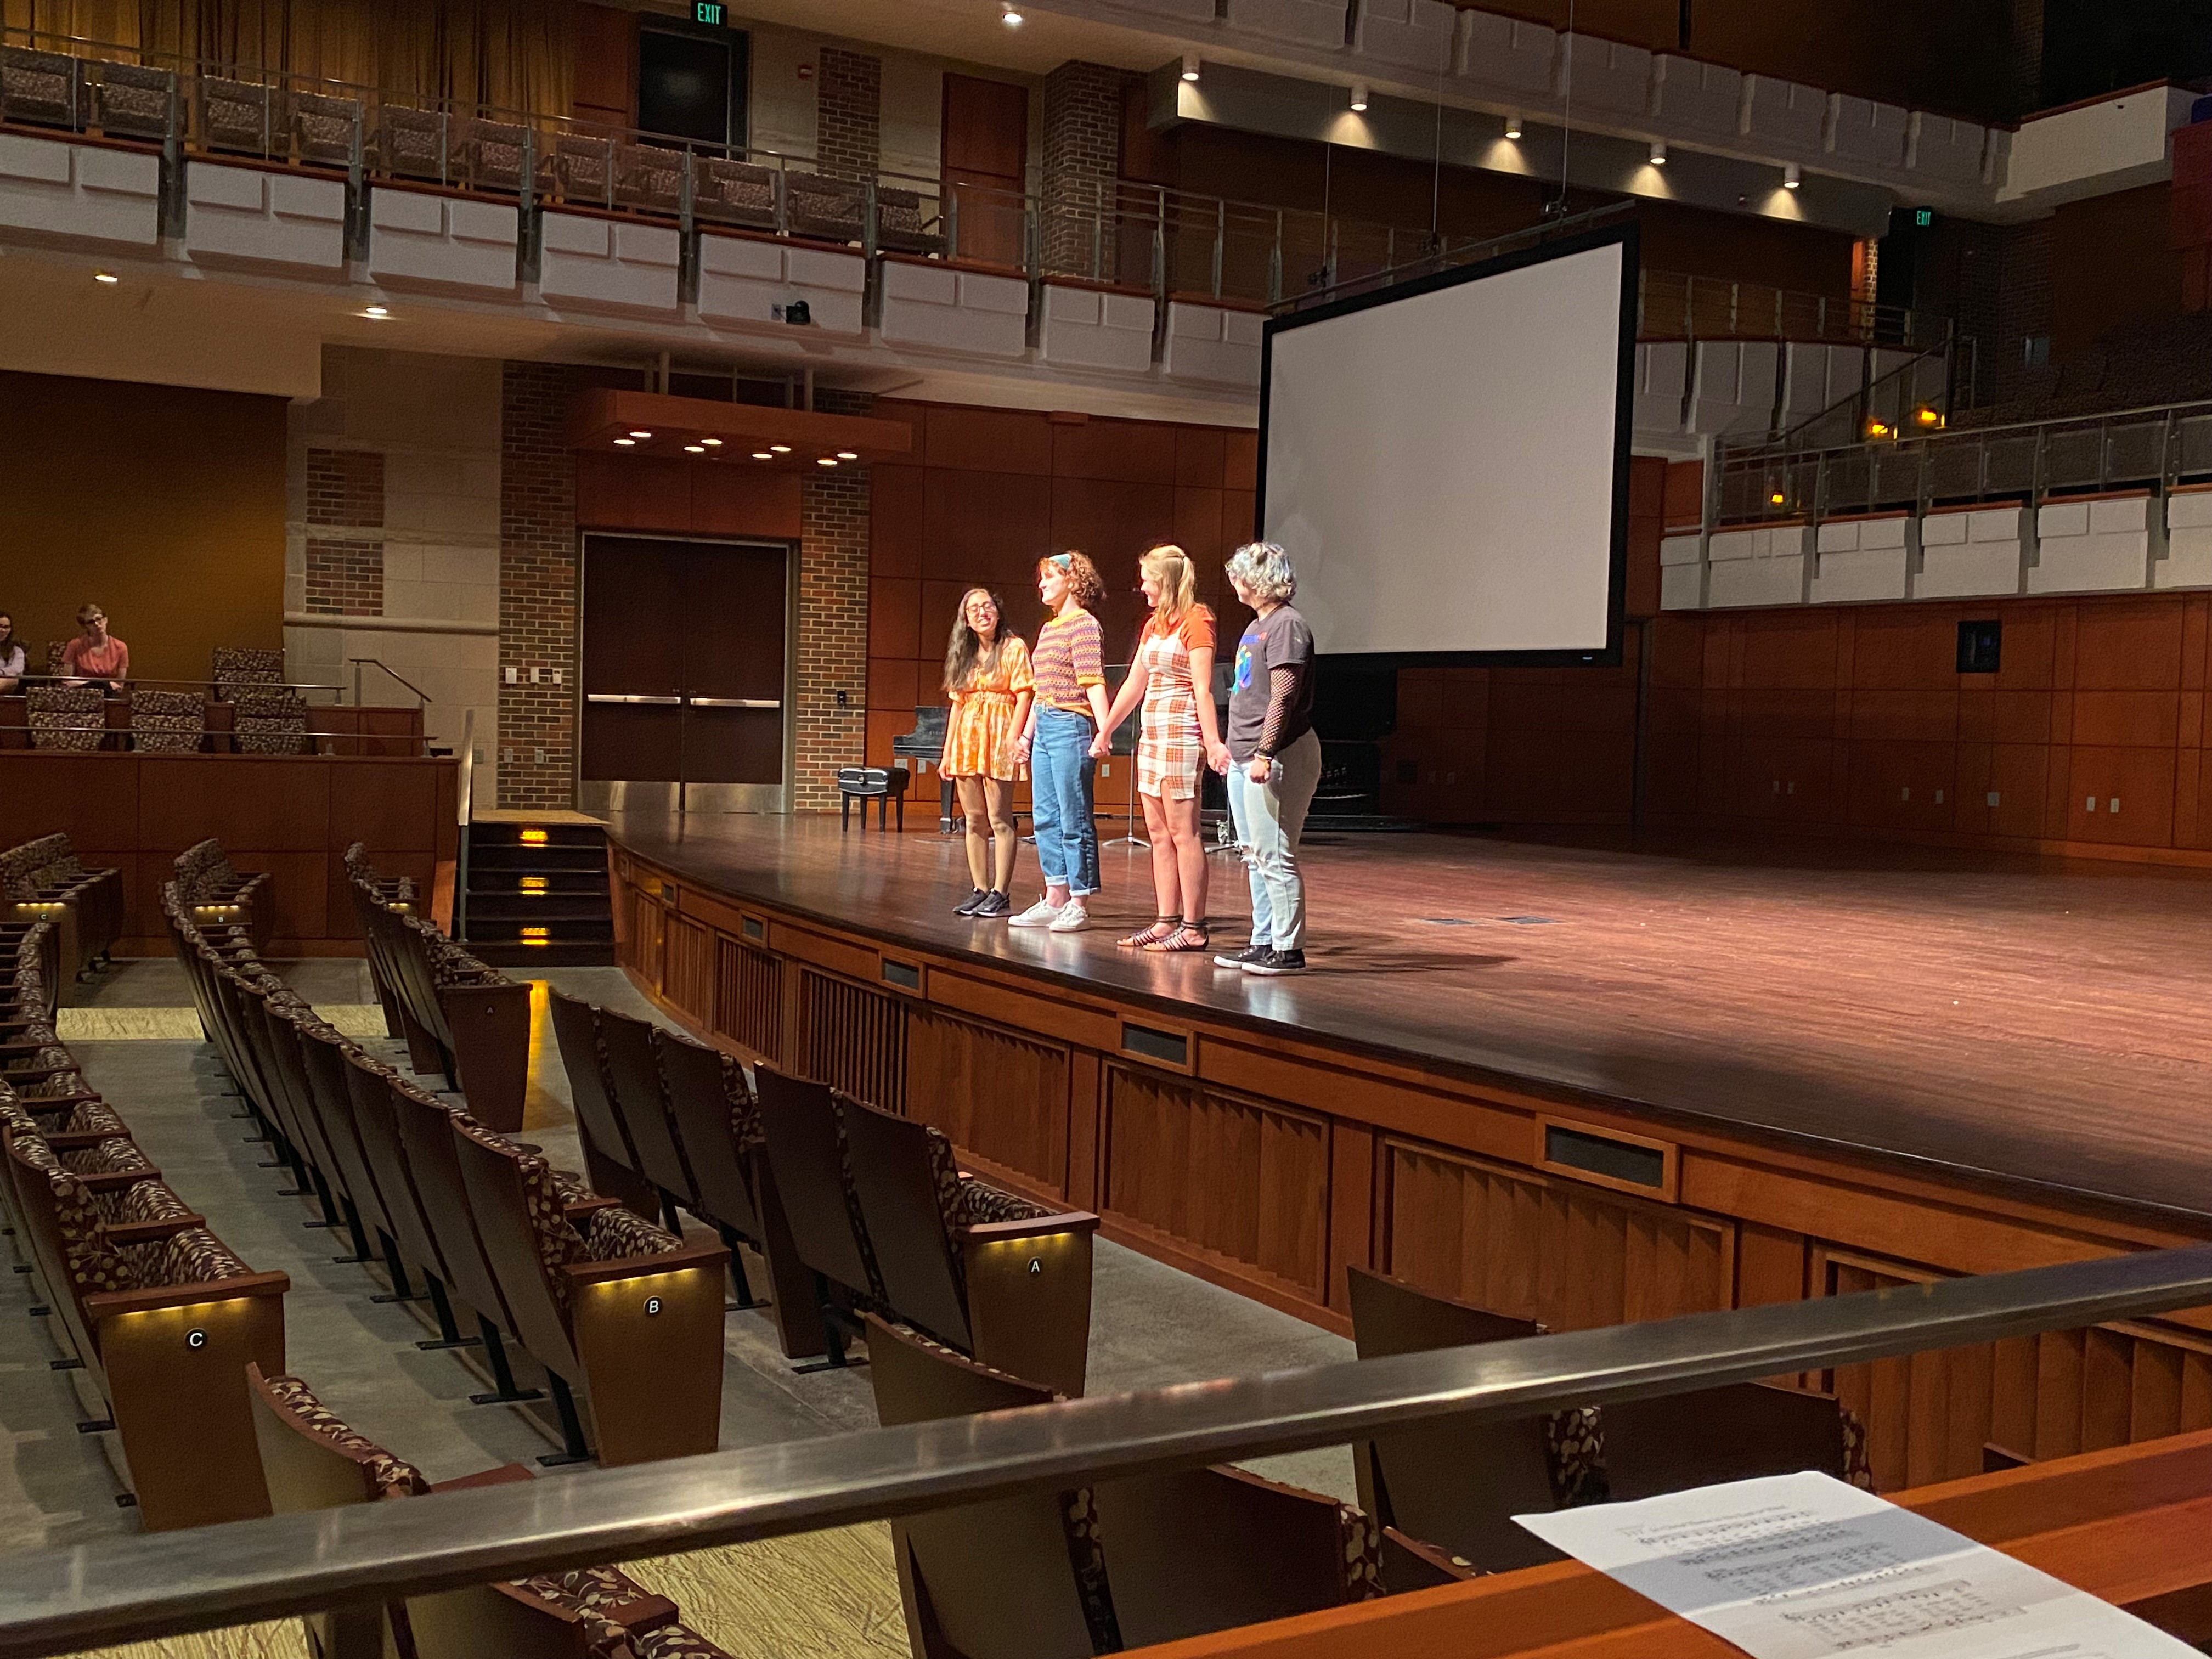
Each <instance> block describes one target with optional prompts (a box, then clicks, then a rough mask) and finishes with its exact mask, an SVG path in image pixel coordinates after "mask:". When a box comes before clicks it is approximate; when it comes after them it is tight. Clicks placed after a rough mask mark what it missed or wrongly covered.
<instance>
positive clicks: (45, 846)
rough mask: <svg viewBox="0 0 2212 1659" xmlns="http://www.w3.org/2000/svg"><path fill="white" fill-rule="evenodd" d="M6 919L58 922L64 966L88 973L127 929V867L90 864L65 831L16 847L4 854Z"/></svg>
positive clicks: (77, 974) (1, 888)
mask: <svg viewBox="0 0 2212 1659" xmlns="http://www.w3.org/2000/svg"><path fill="white" fill-rule="evenodd" d="M0 920H14V921H21V922H29V921H52V922H53V923H55V924H56V926H57V927H58V928H59V930H60V931H59V937H58V939H57V940H56V948H57V950H58V966H60V967H61V968H62V969H63V970H64V972H65V973H66V975H69V976H70V977H72V978H77V979H82V978H85V977H87V976H88V975H90V973H91V972H92V970H93V969H94V967H95V966H97V965H98V964H99V963H103V962H105V961H106V960H107V957H108V952H109V951H111V950H112V949H113V947H114V945H115V941H116V939H118V937H120V935H121V933H122V932H123V872H121V871H119V870H113V869H94V870H88V869H86V868H85V866H84V865H83V864H82V862H81V861H80V860H78V858H77V855H76V849H75V848H73V847H71V846H70V838H69V837H68V836H65V835H51V836H40V837H39V838H38V839H37V840H36V841H27V842H23V843H22V844H21V846H18V847H11V848H9V849H8V850H7V851H6V852H5V853H0Z"/></svg>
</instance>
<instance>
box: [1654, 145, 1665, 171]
mask: <svg viewBox="0 0 2212 1659" xmlns="http://www.w3.org/2000/svg"><path fill="white" fill-rule="evenodd" d="M1651 165H1652V166H1653V167H1665V166H1666V165H1667V146H1666V145H1665V144H1664V143H1656V144H1654V145H1652V146H1651Z"/></svg>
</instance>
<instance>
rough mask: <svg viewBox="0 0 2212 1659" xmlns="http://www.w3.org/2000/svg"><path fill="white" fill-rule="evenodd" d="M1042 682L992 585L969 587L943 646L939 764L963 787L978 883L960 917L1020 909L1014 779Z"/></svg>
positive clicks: (973, 874) (972, 867)
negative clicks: (946, 704)
mask: <svg viewBox="0 0 2212 1659" xmlns="http://www.w3.org/2000/svg"><path fill="white" fill-rule="evenodd" d="M1035 688H1036V678H1035V677H1034V676H1033V675H1032V674H1031V672H1030V651H1029V647H1027V646H1026V645H1024V644H1023V643H1022V637H1021V635H1018V634H1009V633H1007V632H1006V629H1005V627H1004V624H1003V621H1002V618H1001V616H1000V605H999V596H998V595H997V594H995V593H994V592H991V590H990V589H989V588H987V587H971V588H969V590H968V591H967V592H965V593H964V594H963V595H962V596H961V599H960V615H959V617H957V619H956V620H955V621H954V622H953V624H952V639H951V643H949V644H948V645H947V646H946V647H945V690H946V692H947V693H949V694H950V695H951V698H952V713H951V715H950V716H948V717H947V719H946V721H945V758H944V760H943V762H942V763H940V769H941V770H942V771H943V772H944V774H945V776H946V777H948V778H951V780H952V781H953V784H954V786H955V787H957V789H958V790H959V792H960V811H962V813H963V815H964V816H965V817H966V818H967V822H968V874H969V879H970V880H971V881H973V882H974V884H975V890H974V891H972V892H970V893H969V895H968V897H967V899H966V900H965V901H964V902H962V903H961V904H960V905H958V906H957V908H955V909H954V911H953V914H954V915H961V916H1003V915H1006V913H1007V912H1008V911H1009V910H1012V908H1014V907H1013V902H1012V899H1011V898H1010V897H1009V896H1008V889H1009V888H1010V887H1011V886H1012V883H1013V879H1014V854H1015V853H1016V851H1017V850H1018V848H1019V846H1020V842H1019V841H1018V839H1017V838H1016V836H1015V834H1014V810H1013V809H1014V780H1015V778H1016V776H1017V775H1018V773H1019V771H1020V769H1021V757H1020V755H1019V753H1018V748H1019V742H1018V739H1019V738H1020V737H1021V734H1022V733H1023V732H1024V731H1026V730H1027V729H1028V726H1029V717H1030V697H1031V694H1032V692H1033V691H1034V690H1035ZM986 823H988V824H989V826H990V834H989V836H988V837H986V836H985V835H984V825H985V824H986Z"/></svg>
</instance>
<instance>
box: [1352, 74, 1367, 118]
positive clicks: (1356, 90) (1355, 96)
mask: <svg viewBox="0 0 2212 1659" xmlns="http://www.w3.org/2000/svg"><path fill="white" fill-rule="evenodd" d="M1352 112H1353V113H1354V114H1356V115H1364V114H1365V113H1366V112H1367V82H1364V81H1354V82H1352Z"/></svg>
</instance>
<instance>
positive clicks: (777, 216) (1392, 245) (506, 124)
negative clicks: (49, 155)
mask: <svg viewBox="0 0 2212 1659" xmlns="http://www.w3.org/2000/svg"><path fill="white" fill-rule="evenodd" d="M0 52H6V53H8V54H9V62H8V67H9V75H8V76H7V77H6V78H5V85H4V90H0V122H4V123H6V124H7V125H9V126H10V127H15V128H30V129H46V130H48V131H64V132H73V133H82V134H85V135H88V136H96V137H100V138H103V139H109V140H119V141H122V142H125V143H132V144H143V145H147V146H149V147H159V148H160V149H161V150H162V152H163V153H164V155H166V156H167V157H168V158H169V159H170V161H172V162H173V163H174V162H177V161H181V160H183V159H184V158H185V157H188V156H204V157H205V158H207V159H209V160H211V161H223V160H242V161H261V162H268V163H276V164H281V165H283V166H287V167H299V168H301V169H305V170H309V171H314V172H319V173H324V174H325V175H327V176H343V178H344V179H346V180H347V181H348V183H349V187H350V195H349V213H348V218H347V225H348V231H349V237H350V238H351V241H352V249H353V252H355V253H356V255H358V254H360V253H362V252H363V251H364V250H365V247H366V244H367V239H368V235H369V234H370V231H369V214H368V207H367V202H368V187H369V186H371V185H374V184H378V183H388V184H391V185H398V186H403V187H404V186H407V185H416V186H421V185H429V186H433V187H436V188H439V189H451V190H459V191H466V192H470V193H472V194H478V195H483V196H487V197H493V198H495V199H498V200H502V201H511V202H514V203H517V204H520V207H521V208H522V210H523V227H524V234H523V237H522V246H521V249H520V258H521V261H522V266H521V274H522V275H523V276H526V277H527V276H531V275H532V274H533V273H532V264H531V261H532V258H533V254H534V249H535V241H534V237H533V234H532V231H533V228H534V227H535V225H536V224H537V222H538V214H537V211H536V210H539V209H543V208H548V207H550V208H554V209H560V208H572V209H585V210H596V211H601V212H611V213H620V214H623V215H626V216H628V215H635V216H639V217H641V218H645V219H647V220H658V221H661V222H669V223H672V224H675V225H677V226H678V227H680V228H681V229H682V230H683V231H684V234H685V237H686V245H687V246H696V244H694V243H692V242H691V240H690V238H691V236H692V234H693V233H695V232H699V231H714V230H734V231H741V232H753V233H757V234H768V235H774V236H779V237H791V238H797V239H802V240H811V241H815V242H818V243H825V244H828V245H830V246H848V247H849V246H857V247H858V248H859V249H860V251H861V252H863V253H865V254H866V255H867V256H869V258H870V260H871V271H872V272H873V270H874V264H875V256H878V255H892V256H910V257H919V258H936V259H949V260H954V261H957V262H960V263H962V264H970V265H979V266H984V267H988V268H992V269H995V270H1002V271H1006V272H1007V273H1010V274H1015V275H1020V276H1025V277H1027V278H1028V279H1029V280H1030V282H1031V283H1032V285H1033V286H1034V285H1036V284H1038V283H1042V281H1044V280H1045V279H1046V278H1048V277H1058V278H1063V279H1074V280H1077V281H1081V282H1088V283H1103V284H1107V285H1110V286H1112V287H1115V288H1117V289H1125V290H1127V291H1131V292H1133V293H1141V294H1147V295H1152V297H1153V298H1154V300H1155V301H1156V302H1157V303H1159V304H1162V305H1164V303H1165V302H1166V301H1169V300H1170V299H1172V298H1182V299H1192V300H1201V301H1205V300H1212V301H1222V302H1224V303H1228V304H1232V305H1243V306H1252V307H1259V306H1279V305H1285V304H1301V303H1310V302H1311V301H1314V300H1316V299H1319V298H1329V297H1338V296H1340V295H1346V294H1348V293H1352V292H1358V291H1362V290H1363V289H1367V288H1371V287H1375V286H1380V285H1387V284H1389V283H1394V282H1397V281H1401V280H1405V279H1406V278H1407V277H1408V276H1414V275H1420V274H1425V273H1426V272H1428V271H1431V270H1437V269H1439V268H1441V267H1442V266H1443V265H1447V264H1460V263H1464V262H1466V261H1467V260H1468V259H1472V258H1483V257H1486V254H1487V252H1494V251H1498V250H1499V249H1500V248H1502V247H1503V246H1506V245H1508V244H1510V243H1511V242H1513V241H1516V240H1528V239H1529V238H1532V237H1533V238H1541V237H1542V236H1545V235H1548V234H1556V233H1557V232H1559V230H1560V229H1562V228H1566V226H1567V225H1568V224H1571V225H1574V226H1582V225H1586V224H1589V223H1591V222H1596V221H1598V220H1601V219H1603V218H1607V217H1609V216H1613V215H1614V214H1617V213H1623V212H1628V211H1632V208H1633V204H1629V203H1620V204H1611V205H1609V206H1607V207H1606V208H1604V209H1601V210H1596V211H1595V212H1594V213H1591V214H1585V215H1581V216H1577V218H1576V219H1574V220H1573V221H1571V222H1565V223H1563V222H1554V221H1546V222H1542V223H1540V224H1538V225H1535V226H1532V227H1530V228H1528V230H1527V231H1524V232H1516V233H1513V234H1511V235H1509V236H1508V237H1505V238H1476V239H1462V240H1456V241H1453V240H1449V239H1447V240H1441V241H1440V240H1439V239H1438V238H1437V235H1436V234H1435V233H1434V232H1433V231H1431V230H1430V229H1428V228H1412V227H1405V226H1395V225H1390V224H1386V223H1382V222H1373V221H1367V220H1361V219H1355V218H1349V217H1346V216H1342V215H1336V214H1327V213H1322V212H1316V211H1313V210H1304V209H1295V208H1284V207H1276V206H1271V205H1268V204H1262V203H1255V202H1243V201H1237V200H1235V199H1232V198H1229V197H1216V196H1207V195H1203V194H1199V193H1194V192H1191V191H1179V190H1172V189H1169V188H1166V187H1164V186H1160V185H1143V184H1137V183H1133V182H1130V181H1126V180H1121V181H1115V180H1105V181H1099V180H1070V181H1054V180H1049V179H1048V180H1047V181H1046V183H1045V187H1044V188H1043V189H1042V191H1026V190H1010V189H1006V188H1004V187H1002V186H1000V185H994V184H990V183H985V182H979V181H969V180H964V179H960V178H959V177H958V176H957V173H950V174H947V175H945V176H942V177H927V176H918V175H910V174H904V173H896V172H889V171H886V172H879V173H874V174H872V175H870V176H865V177H850V176H845V175H842V174H840V173H837V172H836V170H834V169H831V168H829V167H826V166H825V165H824V164H823V163H822V162H820V161H818V160H817V159H815V158H811V157H808V156H805V155H793V154H789V153H787V152H783V151H780V150H776V149H770V148H765V147H746V146H743V145H734V144H712V143H701V142H698V141H696V140H690V139H674V138H670V137H666V136H665V135H660V134H655V133H649V132H645V131H641V130H638V129H635V128H629V127H617V126H610V125H605V124H602V123H596V122H591V121H582V120H577V119H574V118H569V117H567V116H562V115H550V114H544V113H542V112H528V111H521V110H514V109H507V108H501V107H498V106H491V105H486V104H476V103H468V102H464V101H460V100H450V99H436V98H424V97H418V96H413V95H410V94H402V93H398V92H393V91H391V90H388V89H383V88H374V87H369V86H363V85H356V84H354V83H350V82H341V81H335V80H330V79H325V78H321V77H315V76H298V75H290V74H285V73H281V72H274V71H265V70H249V69H239V68H236V67H234V66H230V65H226V64H221V63H217V62H213V61H210V60H204V59H197V58H185V57H179V56H174V55H170V54H165V53H161V52H152V51H145V50H141V49H139V48H136V47H128V46H112V45H106V44H103V43H100V42H98V41H94V40H85V39H82V38H78V37H75V36H68V35H60V34H54V33H44V32H39V31H33V30H28V29H18V28H7V29H0ZM168 171H169V173H170V175H171V176H170V179H169V181H168V185H167V193H166V196H165V214H166V220H165V222H166V223H167V226H168V228H170V229H171V230H172V231H176V230H177V229H178V228H179V224H180V222H181V216H182V214H183V211H184V205H183V195H182V189H181V185H180V182H179V177H178V175H179V174H180V173H181V171H182V169H181V168H180V167H175V166H173V167H171V168H170V169H169V170H168ZM687 268H688V270H689V272H690V280H691V281H694V282H696V260H690V261H687ZM870 280H871V283H873V282H874V280H875V279H874V277H873V275H871V279H870ZM687 297H689V296H688V295H687ZM869 313H870V314H871V315H874V314H875V313H876V304H875V295H874V294H873V293H871V295H870V302H869ZM1032 314H1033V315H1034V314H1035V313H1034V310H1033V313H1032ZM1639 317H1640V325H1639V335H1640V337H1644V338H1648V339H1655V340H1690V339H1712V340H1721V339H1766V340H1780V339H1788V340H1812V341H1831V342H1834V343H1848V344H1868V343H1888V342H1893V341H1906V340H1910V339H1911V337H1913V336H1914V333H1915V331H1916V330H1917V329H1918V328H1919V327H1921V326H1922V325H1920V324H1919V323H1918V322H1917V320H1916V319H1915V318H1914V316H1913V313H1910V312H1905V311H1899V310H1898V309H1896V308H1894V307H1875V306H1872V305H1868V304H1864V303H1862V302H1857V301H1850V300H1847V299H1844V298H1841V297H1838V296H1832V295H1812V294H1799V293H1792V292H1790V291H1788V290H1784V289H1776V288H1772V287H1770V286H1767V285H1764V284H1757V283H1730V282H1716V281H1714V280H1712V279H1710V278H1706V277H1699V276H1681V275H1676V274H1673V273H1663V272H1656V271H1652V272H1647V273H1645V275H1644V279H1643V289H1642V291H1641V295H1640V307H1639Z"/></svg>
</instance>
